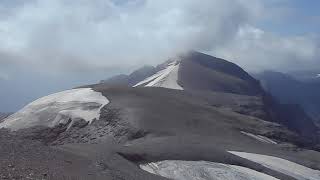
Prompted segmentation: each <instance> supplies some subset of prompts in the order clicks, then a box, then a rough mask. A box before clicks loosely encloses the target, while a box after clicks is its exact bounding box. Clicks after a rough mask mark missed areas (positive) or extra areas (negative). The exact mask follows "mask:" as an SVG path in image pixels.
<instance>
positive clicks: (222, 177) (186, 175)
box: [140, 160, 277, 180]
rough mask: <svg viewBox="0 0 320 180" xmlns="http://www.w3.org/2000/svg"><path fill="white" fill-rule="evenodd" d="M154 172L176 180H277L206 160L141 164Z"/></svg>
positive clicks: (143, 167) (246, 169)
mask: <svg viewBox="0 0 320 180" xmlns="http://www.w3.org/2000/svg"><path fill="white" fill-rule="evenodd" d="M140 168H141V169H143V170H145V171H148V172H150V173H152V174H156V175H160V176H163V177H166V178H169V179H175V180H276V179H277V178H274V177H272V176H269V175H266V174H263V173H260V172H257V171H254V170H252V169H249V168H245V167H241V166H235V165H227V164H221V163H214V162H206V161H177V160H166V161H160V162H155V163H149V164H144V165H140Z"/></svg>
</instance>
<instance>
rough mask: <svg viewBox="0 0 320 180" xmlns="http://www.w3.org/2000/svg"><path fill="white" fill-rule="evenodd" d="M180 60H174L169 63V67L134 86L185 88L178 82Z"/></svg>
mask: <svg viewBox="0 0 320 180" xmlns="http://www.w3.org/2000/svg"><path fill="white" fill-rule="evenodd" d="M179 65H180V62H179V61H173V62H171V63H169V64H168V65H167V67H166V68H165V69H163V70H161V71H158V72H157V73H155V74H154V75H152V76H150V77H148V78H146V79H144V80H143V81H140V82H139V83H137V84H136V85H134V86H133V87H138V86H145V87H163V88H168V89H178V90H183V88H182V87H181V86H180V85H179V84H178V82H177V81H178V71H179Z"/></svg>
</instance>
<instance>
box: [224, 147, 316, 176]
mask: <svg viewBox="0 0 320 180" xmlns="http://www.w3.org/2000/svg"><path fill="white" fill-rule="evenodd" d="M229 152H230V153H232V154H234V155H237V156H239V157H242V158H245V159H248V160H250V161H253V162H256V163H259V164H261V165H263V166H265V167H267V168H269V169H272V170H275V171H278V172H281V173H283V174H286V175H288V176H291V177H293V178H296V179H298V180H319V179H320V171H318V170H314V169H311V168H308V167H305V166H302V165H300V164H297V163H294V162H291V161H288V160H285V159H281V158H278V157H274V156H267V155H261V154H254V153H246V152H237V151H229Z"/></svg>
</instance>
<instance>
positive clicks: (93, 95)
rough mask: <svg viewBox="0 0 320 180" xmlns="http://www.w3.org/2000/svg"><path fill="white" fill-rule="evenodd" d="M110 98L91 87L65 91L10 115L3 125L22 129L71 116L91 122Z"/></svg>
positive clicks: (0, 126) (56, 123)
mask: <svg viewBox="0 0 320 180" xmlns="http://www.w3.org/2000/svg"><path fill="white" fill-rule="evenodd" d="M108 103H109V100H108V99H107V98H106V97H104V96H103V95H102V94H101V93H100V92H96V91H94V90H92V89H91V88H79V89H71V90H67V91H62V92H59V93H55V94H51V95H49V96H45V97H42V98H40V99H38V100H36V101H34V102H32V103H30V104H28V105H27V106H25V107H24V108H23V109H21V110H20V111H18V112H17V113H15V114H13V115H11V116H9V117H8V118H6V119H5V121H4V122H2V123H0V128H9V129H11V130H18V129H23V128H29V127H32V126H37V125H39V126H47V127H54V126H56V125H58V124H59V123H66V122H67V121H68V120H69V119H71V120H75V119H77V118H78V119H79V118H81V119H84V120H85V121H89V122H90V123H91V122H92V121H93V120H94V119H99V118H100V110H101V108H102V107H103V106H105V105H106V104H108Z"/></svg>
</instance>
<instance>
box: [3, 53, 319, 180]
mask: <svg viewBox="0 0 320 180" xmlns="http://www.w3.org/2000/svg"><path fill="white" fill-rule="evenodd" d="M262 84H263V85H265V84H264V82H262ZM264 87H265V86H264ZM283 88H286V87H283ZM265 89H266V88H265ZM265 89H264V88H263V87H262V86H261V84H260V81H259V80H256V79H255V78H254V77H252V76H251V75H249V74H248V73H247V72H245V71H244V70H243V69H242V68H240V67H239V66H238V65H236V64H234V63H231V62H228V61H226V60H223V59H219V58H215V57H212V56H209V55H206V54H203V53H200V52H195V51H192V52H189V53H187V54H185V55H182V56H177V57H173V58H171V59H169V60H167V61H166V62H164V63H162V64H160V65H158V66H156V67H152V66H145V67H142V68H141V69H138V70H137V71H134V72H133V73H131V74H129V75H118V76H115V77H112V78H110V79H107V80H103V81H101V82H100V83H98V84H93V85H84V86H82V87H78V88H74V89H71V90H67V91H63V92H59V93H55V94H51V95H48V96H45V97H43V98H40V99H38V100H36V101H34V102H32V103H30V104H28V105H27V106H26V107H24V108H23V109H21V110H20V111H18V112H17V113H15V114H13V115H12V116H10V117H9V118H6V119H5V121H4V122H2V123H0V128H1V127H2V128H3V129H0V162H1V163H0V175H3V176H5V178H6V179H13V178H14V177H28V178H33V179H43V178H49V179H66V178H67V179H68V178H69V179H99V180H100V179H101V180H102V179H127V180H141V179H145V180H154V179H155V180H158V179H159V180H160V179H163V180H164V179H166V178H169V179H201V180H209V179H213V178H215V179H218V180H225V179H230V180H237V179H243V180H251V179H257V180H265V179H286V180H292V179H320V171H319V170H320V163H319V162H320V152H319V151H320V146H319V134H318V131H319V128H318V127H317V126H316V125H315V124H314V122H313V121H312V119H311V118H309V116H308V115H307V114H306V113H305V112H304V110H303V109H302V108H300V106H297V105H295V104H284V103H283V102H281V101H280V102H278V100H277V98H274V93H272V91H266V90H265ZM35 162H36V163H35ZM26 167H27V168H26ZM13 168H14V169H15V170H14V171H13V170H12V169H13ZM0 177H1V176H0Z"/></svg>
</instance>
